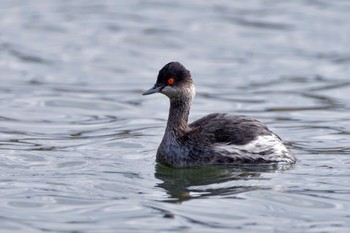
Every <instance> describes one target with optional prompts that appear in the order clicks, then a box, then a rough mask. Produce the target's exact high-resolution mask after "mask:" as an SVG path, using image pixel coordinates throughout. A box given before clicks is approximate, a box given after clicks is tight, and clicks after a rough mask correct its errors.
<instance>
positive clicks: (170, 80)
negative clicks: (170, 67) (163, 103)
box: [168, 78, 175, 86]
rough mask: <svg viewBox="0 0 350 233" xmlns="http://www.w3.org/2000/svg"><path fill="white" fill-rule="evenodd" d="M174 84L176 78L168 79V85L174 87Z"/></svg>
mask: <svg viewBox="0 0 350 233" xmlns="http://www.w3.org/2000/svg"><path fill="white" fill-rule="evenodd" d="M174 82H175V80H174V78H169V79H168V85H170V86H171V85H173V84H174Z"/></svg>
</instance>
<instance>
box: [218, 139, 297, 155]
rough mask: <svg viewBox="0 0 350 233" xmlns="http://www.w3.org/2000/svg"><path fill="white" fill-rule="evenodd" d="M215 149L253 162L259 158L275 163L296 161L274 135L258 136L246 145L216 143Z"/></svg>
mask: <svg viewBox="0 0 350 233" xmlns="http://www.w3.org/2000/svg"><path fill="white" fill-rule="evenodd" d="M214 148H215V150H217V151H226V152H229V153H230V154H236V155H237V154H238V155H240V156H241V157H246V158H251V159H252V160H254V159H258V158H264V159H265V160H267V161H275V162H292V161H294V160H295V159H294V156H293V155H292V153H291V152H290V151H289V150H288V149H287V148H286V147H285V145H283V143H282V141H281V140H280V139H279V138H278V137H277V136H276V135H274V134H272V135H262V136H258V137H257V138H256V139H255V140H253V141H251V142H249V143H247V144H245V145H234V144H227V143H216V144H215V145H214Z"/></svg>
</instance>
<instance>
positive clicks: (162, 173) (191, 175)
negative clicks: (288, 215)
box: [155, 164, 275, 202]
mask: <svg viewBox="0 0 350 233" xmlns="http://www.w3.org/2000/svg"><path fill="white" fill-rule="evenodd" d="M271 170H272V171H274V170H275V168H274V167H267V166H262V167H259V166H258V167H256V166H255V167H252V168H244V167H226V166H225V167H223V166H206V167H201V168H191V169H174V168H170V167H167V166H163V165H161V164H157V165H156V173H155V177H156V178H158V179H160V180H162V181H163V183H160V184H158V186H159V187H161V188H163V189H165V190H166V191H167V192H168V193H169V195H170V196H171V198H174V199H175V200H174V202H183V201H187V200H190V199H193V198H199V197H204V196H216V195H230V194H236V193H242V192H247V191H251V190H255V189H260V188H261V187H258V186H251V185H247V186H242V185H239V186H232V184H231V185H227V186H225V185H219V186H217V188H215V186H211V185H213V184H223V183H225V182H228V181H234V180H247V179H248V180H251V179H260V178H259V177H260V175H261V173H262V172H267V171H271Z"/></svg>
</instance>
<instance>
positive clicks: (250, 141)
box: [143, 62, 296, 167]
mask: <svg viewBox="0 0 350 233" xmlns="http://www.w3.org/2000/svg"><path fill="white" fill-rule="evenodd" d="M158 92H159V93H162V94H164V95H166V96H168V97H169V99H170V112H169V118H168V123H167V128H166V130H165V134H164V137H163V140H162V142H161V144H160V146H159V148H158V152H157V161H159V162H161V163H164V164H167V165H170V166H173V167H192V166H201V165H208V164H229V163H234V164H237V163H278V162H282V163H287V164H288V163H289V164H291V163H294V162H295V160H296V159H295V157H294V155H293V154H292V153H291V152H290V151H289V150H288V149H287V148H286V147H285V146H284V145H283V143H282V140H281V139H280V138H279V137H278V136H277V135H276V134H274V133H273V132H271V131H270V130H269V129H268V128H267V127H266V126H265V125H264V124H262V123H261V122H259V121H257V120H255V119H252V118H249V117H246V116H231V115H227V114H220V113H213V114H210V115H208V116H205V117H203V118H200V119H199V120H197V121H195V122H193V123H191V124H189V125H188V115H189V112H190V107H191V103H192V99H193V98H194V96H195V87H194V84H193V81H192V78H191V74H190V72H189V71H188V70H186V68H185V67H184V66H182V65H181V64H180V63H178V62H170V63H168V64H167V65H165V66H164V67H163V68H162V69H161V70H160V71H159V74H158V78H157V82H156V84H155V85H154V86H153V87H152V88H151V89H150V90H148V91H146V92H145V93H143V94H144V95H149V94H153V93H158Z"/></svg>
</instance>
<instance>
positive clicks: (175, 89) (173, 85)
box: [143, 62, 194, 97]
mask: <svg viewBox="0 0 350 233" xmlns="http://www.w3.org/2000/svg"><path fill="white" fill-rule="evenodd" d="M191 91H194V86H193V81H192V78H191V73H190V71H188V70H187V69H186V68H185V67H184V66H183V65H181V63H179V62H170V63H168V64H166V65H165V66H164V67H163V68H162V69H161V70H160V71H159V74H158V77H157V82H156V83H155V84H154V86H153V87H152V88H151V89H149V90H148V91H146V92H145V93H143V95H150V94H154V93H163V94H165V95H167V96H168V97H174V96H179V95H186V94H188V93H189V92H191Z"/></svg>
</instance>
